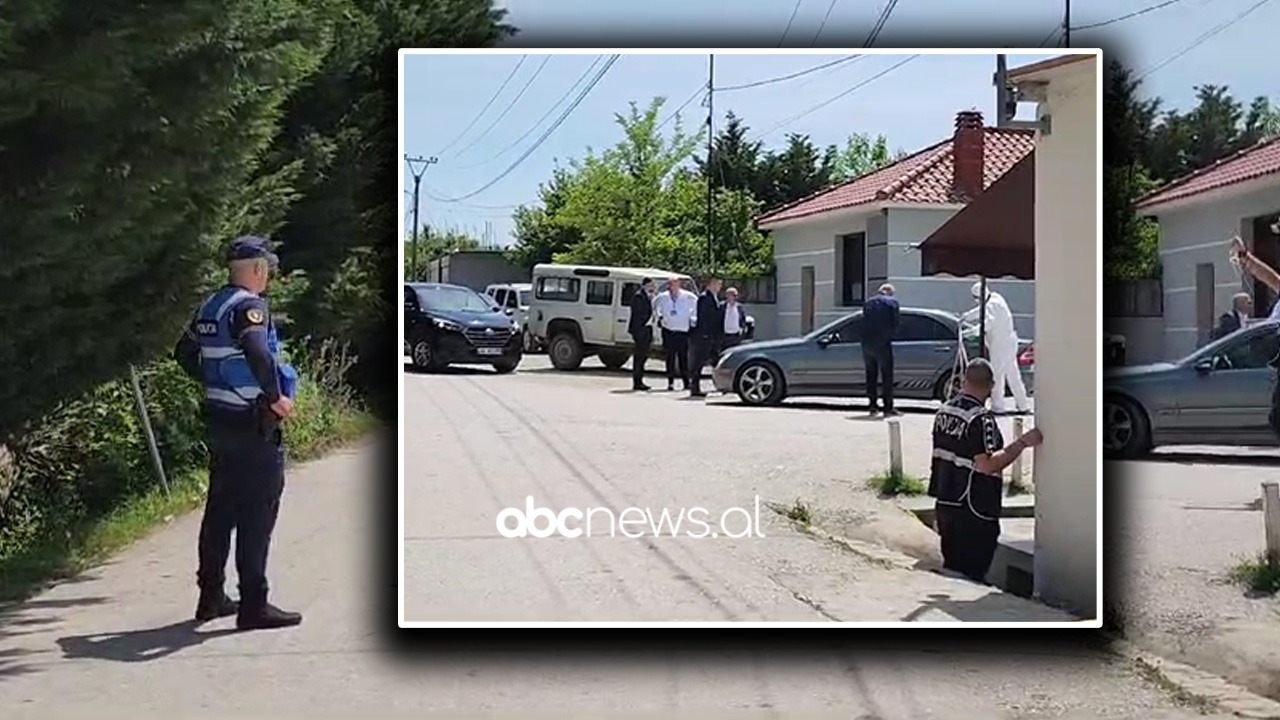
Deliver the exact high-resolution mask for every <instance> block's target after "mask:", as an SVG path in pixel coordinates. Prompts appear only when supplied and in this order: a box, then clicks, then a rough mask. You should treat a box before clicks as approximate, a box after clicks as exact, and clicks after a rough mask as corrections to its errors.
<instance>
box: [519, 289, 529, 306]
mask: <svg viewBox="0 0 1280 720" xmlns="http://www.w3.org/2000/svg"><path fill="white" fill-rule="evenodd" d="M516 298H517V299H518V300H519V302H520V307H529V293H528V292H526V291H524V290H517V291H516Z"/></svg>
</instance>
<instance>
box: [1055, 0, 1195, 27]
mask: <svg viewBox="0 0 1280 720" xmlns="http://www.w3.org/2000/svg"><path fill="white" fill-rule="evenodd" d="M1180 2H1182V0H1164V2H1158V3H1156V4H1154V5H1148V6H1147V7H1144V8H1142V9H1140V10H1134V11H1133V12H1131V13H1125V14H1124V15H1117V16H1116V17H1113V18H1111V19H1110V20H1101V21H1099V22H1093V23H1088V24H1086V25H1072V26H1071V29H1072V30H1092V29H1094V28H1100V27H1106V26H1108V25H1114V24H1116V23H1118V22H1124V21H1125V20H1132V19H1133V18H1136V17H1139V16H1142V15H1146V14H1147V13H1149V12H1155V11H1156V10H1163V9H1165V8H1167V7H1169V6H1171V5H1177V4H1178V3H1180Z"/></svg>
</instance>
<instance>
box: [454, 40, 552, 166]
mask: <svg viewBox="0 0 1280 720" xmlns="http://www.w3.org/2000/svg"><path fill="white" fill-rule="evenodd" d="M552 57H553V56H551V55H546V56H544V57H543V58H542V63H541V64H539V65H538V69H537V70H534V71H533V74H532V75H530V76H529V79H528V80H526V81H525V83H524V87H522V88H520V92H518V93H516V96H515V97H513V98H511V102H509V103H507V108H506V109H505V110H503V111H502V112H501V113H500V114H499V115H498V117H496V118H494V119H493V122H491V123H489V127H486V128H485V129H484V130H481V131H480V134H479V135H477V136H475V137H474V138H472V140H471V142H469V143H467V144H466V146H464V147H463V148H462V149H461V150H457V151H455V152H454V153H453V157H455V158H456V157H458V156H459V155H461V154H462V153H464V152H466V151H467V150H470V149H471V148H473V147H475V145H476V143H478V142H480V141H481V140H483V139H484V137H485V136H486V135H488V134H489V132H490V131H491V130H493V128H494V127H496V126H497V125H498V123H500V122H502V118H504V117H506V116H507V113H509V112H511V110H512V109H514V108H515V106H516V104H517V103H519V102H520V98H522V97H524V94H525V93H526V92H528V90H529V87H530V86H531V85H533V81H534V80H537V79H538V76H539V75H541V74H542V70H543V68H545V67H546V66H547V63H549V62H551V58H552Z"/></svg>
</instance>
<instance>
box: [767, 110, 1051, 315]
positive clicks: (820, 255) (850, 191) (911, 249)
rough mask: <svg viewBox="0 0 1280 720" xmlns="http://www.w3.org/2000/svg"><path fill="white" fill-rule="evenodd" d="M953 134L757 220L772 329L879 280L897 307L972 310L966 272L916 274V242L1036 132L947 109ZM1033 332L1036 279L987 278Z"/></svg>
mask: <svg viewBox="0 0 1280 720" xmlns="http://www.w3.org/2000/svg"><path fill="white" fill-rule="evenodd" d="M955 127H956V130H955V134H954V135H953V136H951V137H949V138H947V139H945V140H943V141H941V142H938V143H936V144H934V145H931V146H929V147H927V148H924V149H923V150H920V151H918V152H916V153H914V154H911V155H908V156H907V157H905V158H903V159H902V160H899V161H898V162H896V163H894V164H892V165H889V166H887V167H884V168H880V169H879V170H875V171H872V172H870V173H868V174H866V175H863V176H861V177H857V178H854V179H853V180H850V181H848V182H845V183H842V184H840V185H836V186H833V187H829V188H826V189H824V190H822V191H820V192H817V193H815V194H813V195H811V196H809V197H806V198H802V199H800V200H798V201H795V202H793V203H790V204H788V205H785V206H783V207H780V208H776V209H774V210H772V211H770V212H768V213H766V214H765V215H762V216H761V217H759V218H758V219H757V223H758V224H759V226H760V228H761V229H763V230H768V231H770V232H771V234H772V236H773V244H774V261H775V264H776V267H777V288H778V293H777V305H776V308H777V313H778V317H777V321H776V322H777V324H776V327H777V334H778V335H779V336H782V337H787V336H792V335H799V334H803V333H806V332H809V331H810V330H812V329H814V328H815V327H820V326H822V325H823V324H825V323H827V322H830V321H832V320H836V319H838V318H840V317H843V316H845V315H848V314H849V313H852V312H855V311H857V309H858V308H859V307H861V306H862V303H863V302H864V301H865V300H866V299H867V298H868V297H871V296H872V295H874V294H875V291H876V288H878V287H879V286H880V284H881V283H884V282H890V283H893V285H894V286H895V288H896V289H897V295H898V298H899V300H900V301H901V302H902V303H903V304H904V305H906V306H911V307H931V308H939V309H943V310H949V311H952V312H956V313H960V312H964V311H965V310H968V309H970V308H971V307H973V297H972V295H971V294H970V287H971V286H972V284H973V282H974V280H975V278H969V277H948V276H929V277H926V276H922V274H921V256H920V253H919V252H918V251H917V250H916V249H915V246H916V245H918V244H919V243H921V242H922V241H923V240H925V238H927V237H929V236H930V235H931V234H932V233H933V232H934V231H936V230H937V229H938V228H940V227H941V226H942V225H943V224H945V223H946V222H947V221H948V220H949V219H951V217H952V216H953V215H955V214H956V213H957V212H958V211H960V210H961V209H963V208H964V207H965V206H966V205H967V204H968V203H969V202H970V201H972V200H973V199H975V198H976V197H977V196H978V195H980V194H982V193H983V192H985V191H986V189H987V188H988V187H990V186H991V185H992V184H993V183H995V182H996V181H997V180H999V179H1000V178H1001V177H1003V176H1004V175H1005V174H1006V173H1008V172H1009V171H1010V170H1011V169H1012V168H1013V167H1014V166H1015V165H1016V164H1017V163H1018V162H1019V161H1021V160H1022V159H1023V158H1026V157H1027V156H1028V155H1030V154H1031V153H1032V152H1033V150H1034V148H1035V132H1034V131H1033V130H1028V129H1022V128H996V127H986V126H984V124H983V120H982V114H981V113H979V112H977V111H976V110H967V111H963V112H960V113H957V115H956V123H955ZM991 287H992V289H993V290H996V291H998V292H1000V293H1001V294H1003V295H1004V296H1005V299H1006V300H1007V301H1008V302H1009V305H1010V307H1011V308H1012V309H1013V312H1014V313H1015V321H1016V322H1017V325H1018V332H1019V334H1020V335H1022V336H1024V337H1032V336H1033V322H1032V321H1033V319H1034V316H1033V313H1034V308H1035V286H1034V282H1033V281H1028V280H1014V279H1007V280H994V281H992V282H991Z"/></svg>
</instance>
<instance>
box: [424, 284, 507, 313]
mask: <svg viewBox="0 0 1280 720" xmlns="http://www.w3.org/2000/svg"><path fill="white" fill-rule="evenodd" d="M418 300H419V301H421V302H422V306H423V307H424V308H426V309H428V310H443V311H446V312H490V311H491V310H493V299H492V298H486V297H481V296H480V294H479V293H476V292H473V291H471V290H468V289H467V288H463V287H428V288H418Z"/></svg>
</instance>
